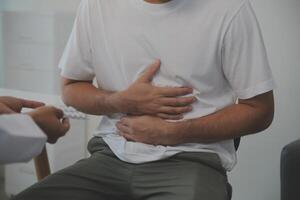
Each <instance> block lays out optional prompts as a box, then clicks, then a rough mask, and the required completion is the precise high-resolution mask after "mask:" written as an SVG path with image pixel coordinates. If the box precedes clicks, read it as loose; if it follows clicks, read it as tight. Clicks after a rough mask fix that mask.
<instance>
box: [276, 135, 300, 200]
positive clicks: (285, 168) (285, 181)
mask: <svg viewBox="0 0 300 200" xmlns="http://www.w3.org/2000/svg"><path fill="white" fill-rule="evenodd" d="M280 164H281V169H280V175H281V200H299V199H300V190H299V189H300V187H299V186H300V139H299V140H297V141H295V142H292V143H290V144H288V145H286V146H285V147H284V148H283V150H282V152H281V162H280Z"/></svg>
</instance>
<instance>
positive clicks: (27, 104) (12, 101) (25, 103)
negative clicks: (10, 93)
mask: <svg viewBox="0 0 300 200" xmlns="http://www.w3.org/2000/svg"><path fill="white" fill-rule="evenodd" d="M44 105H45V104H44V103H42V102H38V101H31V100H26V99H20V98H15V97H7V96H4V97H0V114H11V113H20V112H21V110H22V108H38V107H41V106H44Z"/></svg>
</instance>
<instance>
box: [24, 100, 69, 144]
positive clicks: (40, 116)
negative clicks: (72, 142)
mask: <svg viewBox="0 0 300 200" xmlns="http://www.w3.org/2000/svg"><path fill="white" fill-rule="evenodd" d="M27 114H28V115H29V116H31V118H32V119H33V121H34V122H35V123H36V124H37V125H38V126H39V127H40V128H41V129H42V130H43V131H44V132H45V134H46V135H47V136H48V142H49V143H51V144H54V143H56V141H57V140H58V138H60V137H62V136H64V135H65V134H66V133H67V131H68V130H69V129H70V123H69V120H68V119H67V118H64V113H63V111H62V110H60V109H57V108H55V107H52V106H44V107H40V108H37V109H35V110H33V111H31V112H29V113H27Z"/></svg>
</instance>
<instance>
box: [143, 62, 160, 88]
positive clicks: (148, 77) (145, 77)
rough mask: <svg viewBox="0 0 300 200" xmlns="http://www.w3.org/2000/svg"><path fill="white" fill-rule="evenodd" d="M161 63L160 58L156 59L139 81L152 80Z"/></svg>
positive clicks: (146, 81) (147, 81)
mask: <svg viewBox="0 0 300 200" xmlns="http://www.w3.org/2000/svg"><path fill="white" fill-rule="evenodd" d="M160 65H161V61H160V60H156V61H155V62H154V63H153V64H151V65H150V66H149V67H148V68H147V69H146V70H145V71H144V72H143V74H142V75H141V76H140V77H139V78H138V79H137V82H141V83H149V82H151V81H152V79H153V77H154V75H155V74H156V73H157V72H158V70H159V68H160Z"/></svg>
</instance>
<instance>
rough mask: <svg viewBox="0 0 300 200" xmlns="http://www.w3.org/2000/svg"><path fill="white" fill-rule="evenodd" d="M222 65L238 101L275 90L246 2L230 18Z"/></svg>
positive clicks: (259, 36)
mask: <svg viewBox="0 0 300 200" xmlns="http://www.w3.org/2000/svg"><path fill="white" fill-rule="evenodd" d="M222 66H223V72H224V74H225V77H226V79H227V80H228V82H229V84H230V86H231V88H232V89H233V91H234V92H235V94H236V96H237V98H239V99H249V98H252V97H254V96H257V95H260V94H263V93H266V92H269V91H271V90H273V89H274V88H275V82H274V78H273V75H272V72H271V69H270V65H269V62H268V58H267V53H266V48H265V45H264V41H263V37H262V34H261V29H260V26H259V24H258V21H257V18H256V15H255V13H254V11H253V8H252V6H251V4H250V2H249V1H246V2H245V3H244V4H243V6H242V7H241V8H240V9H239V11H238V12H237V14H236V15H235V16H234V17H233V19H232V21H231V23H230V25H229V27H228V29H227V32H226V35H225V37H224V43H223V51H222Z"/></svg>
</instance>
